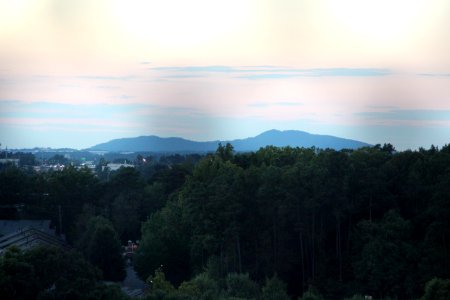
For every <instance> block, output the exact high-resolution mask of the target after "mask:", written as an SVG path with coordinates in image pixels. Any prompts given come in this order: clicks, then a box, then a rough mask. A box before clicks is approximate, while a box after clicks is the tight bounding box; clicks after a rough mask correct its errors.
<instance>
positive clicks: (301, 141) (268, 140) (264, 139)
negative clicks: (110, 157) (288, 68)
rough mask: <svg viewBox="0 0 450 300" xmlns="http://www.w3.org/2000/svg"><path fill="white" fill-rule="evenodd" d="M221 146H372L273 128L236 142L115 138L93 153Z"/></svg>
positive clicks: (247, 148)
mask: <svg viewBox="0 0 450 300" xmlns="http://www.w3.org/2000/svg"><path fill="white" fill-rule="evenodd" d="M219 143H222V144H223V145H224V144H226V143H230V144H232V145H233V147H234V150H235V151H239V152H244V151H257V150H258V149H259V148H261V147H266V146H276V147H286V146H290V147H305V148H310V147H313V146H314V147H316V148H322V149H325V148H331V149H335V150H341V149H357V148H360V147H365V146H370V145H369V144H367V143H364V142H360V141H356V140H351V139H344V138H339V137H335V136H331V135H319V134H310V133H308V132H304V131H299V130H285V131H280V130H276V129H272V130H269V131H266V132H263V133H261V134H259V135H257V136H255V137H249V138H245V139H236V140H232V141H219V140H217V141H207V142H197V141H191V140H187V139H183V138H179V137H168V138H163V137H158V136H155V135H151V136H140V137H134V138H121V139H114V140H111V141H109V142H106V143H101V144H98V145H95V146H93V147H91V148H89V149H86V150H89V151H108V152H211V151H215V150H216V149H217V146H218V145H219Z"/></svg>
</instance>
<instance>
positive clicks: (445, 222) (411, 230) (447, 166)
mask: <svg viewBox="0 0 450 300" xmlns="http://www.w3.org/2000/svg"><path fill="white" fill-rule="evenodd" d="M448 149H449V147H448V146H447V147H444V148H442V149H441V150H438V149H436V148H434V147H433V148H431V149H430V150H424V149H420V150H419V151H404V152H395V150H394V149H393V147H392V146H390V145H385V146H379V145H378V146H375V147H371V148H369V147H367V148H362V149H358V150H354V151H351V150H342V151H334V150H317V149H314V148H313V149H298V148H297V149H294V148H289V147H286V148H276V147H266V148H262V149H260V150H259V151H257V152H255V153H245V154H234V153H233V152H232V151H230V147H223V146H220V148H219V150H218V151H217V152H216V154H215V155H209V156H207V157H205V158H204V159H203V160H201V161H200V162H199V163H198V164H197V165H196V167H195V168H194V171H193V173H192V175H190V176H188V178H187V180H186V182H185V184H184V185H183V186H182V188H181V189H180V190H179V192H178V193H176V194H175V195H173V196H172V197H171V198H170V199H168V202H167V204H166V206H165V207H164V208H163V209H162V210H161V211H159V212H156V213H155V214H153V215H152V216H151V217H150V219H149V220H148V221H146V222H145V223H144V225H143V231H142V245H141V248H140V250H139V253H138V258H137V259H136V261H135V265H136V268H137V269H138V271H139V274H140V275H141V276H142V277H143V278H147V277H148V276H149V275H150V274H152V273H153V271H154V270H155V269H156V268H158V267H159V266H160V265H163V266H164V272H165V273H166V274H167V278H168V280H169V281H172V282H173V283H174V284H175V285H178V284H179V283H180V282H181V281H182V280H187V279H188V278H189V277H190V276H191V277H192V276H195V275H196V274H201V273H202V272H203V271H204V270H205V268H210V267H211V266H214V268H213V269H214V272H213V273H214V274H215V277H214V278H216V279H215V280H217V282H219V285H220V286H221V288H222V289H225V290H226V288H225V287H226V284H223V283H224V282H227V278H228V277H227V276H228V274H231V273H237V274H245V273H246V274H249V276H250V278H251V279H252V280H255V281H256V282H257V283H259V285H260V286H261V285H263V284H264V281H265V279H266V278H271V277H272V276H274V275H275V274H277V276H278V278H280V279H281V280H282V281H284V282H286V283H287V284H288V291H289V294H291V295H297V296H298V295H305V297H310V296H308V295H312V294H314V295H320V294H321V295H323V297H324V298H325V299H327V298H333V299H335V298H344V297H351V296H352V295H356V294H362V295H372V296H374V297H377V298H386V297H399V298H417V297H420V296H422V295H423V291H424V287H425V283H426V282H428V281H429V280H431V279H432V278H433V277H435V276H438V277H440V278H450V268H449V267H450V264H449V263H450V257H449V245H448V241H449V240H450V230H449V228H450V226H449V225H450V224H449V220H450V209H449V207H450V197H449V195H450V191H449V186H450V151H449V150H448ZM181 241H182V242H181ZM162 253H164V254H162ZM166 254H168V255H166ZM180 257H183V259H182V261H178V258H180ZM141 258H145V259H141ZM149 262H151V263H149ZM186 262H189V264H188V265H187V264H186ZM173 274H186V275H184V278H183V276H181V280H180V277H176V276H174V275H173ZM211 274H212V273H211ZM221 282H222V283H221ZM183 284H184V283H183ZM183 284H182V285H183ZM312 291H316V292H312ZM308 293H309V294H308ZM255 297H260V295H258V296H255ZM317 297H319V296H317Z"/></svg>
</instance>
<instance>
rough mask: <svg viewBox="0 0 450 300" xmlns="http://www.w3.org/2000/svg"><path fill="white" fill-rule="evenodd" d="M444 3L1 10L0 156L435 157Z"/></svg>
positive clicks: (447, 139)
mask: <svg viewBox="0 0 450 300" xmlns="http://www.w3.org/2000/svg"><path fill="white" fill-rule="evenodd" d="M449 53H450V2H448V1H445V0H434V1H418V0H416V1H406V0H398V1H394V2H393V1H388V0H378V1H372V0H366V1H358V0H343V1H332V0H328V1H327V0H318V1H293V0H286V1H274V0H273V1H270V0H267V1H256V0H255V1H237V0H236V1H235V0H231V1H206V0H193V1H182V0H168V1H163V2H162V1H151V0H149V1H144V0H129V1H125V0H113V1H106V0H96V1H92V0H90V1H89V0H79V1H68V0H42V1H32V0H20V1H3V0H0V143H1V144H2V149H4V147H5V146H8V148H32V147H52V148H63V147H68V148H74V149H84V148H87V147H90V146H93V145H96V144H99V143H103V142H107V141H109V140H112V139H116V138H126V137H136V136H142V135H157V136H162V137H168V136H175V137H183V138H186V139H190V140H196V141H209V140H232V139H240V138H247V137H252V136H256V135H258V134H260V133H262V132H264V131H266V130H270V129H278V130H301V131H306V132H309V133H313V134H323V135H333V136H337V137H342V138H347V139H354V140H358V141H362V142H366V143H370V144H378V143H381V144H383V143H391V144H393V145H394V146H395V147H396V148H397V149H398V150H404V149H409V148H410V149H417V148H419V147H424V148H429V147H430V146H431V144H434V145H437V146H443V145H444V144H448V143H450V55H449Z"/></svg>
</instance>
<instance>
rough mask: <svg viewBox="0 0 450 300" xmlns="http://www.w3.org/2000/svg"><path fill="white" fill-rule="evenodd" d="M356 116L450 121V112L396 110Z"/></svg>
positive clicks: (362, 113)
mask: <svg viewBox="0 0 450 300" xmlns="http://www.w3.org/2000/svg"><path fill="white" fill-rule="evenodd" d="M355 115H357V116H360V117H365V118H368V119H381V120H390V121H392V120H402V121H404V120H408V121H450V110H431V109H416V110H412V109H396V110H388V111H381V112H380V111H378V112H377V111H371V112H359V113H355Z"/></svg>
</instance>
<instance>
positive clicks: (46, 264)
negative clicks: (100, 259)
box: [0, 246, 127, 300]
mask: <svg viewBox="0 0 450 300" xmlns="http://www.w3.org/2000/svg"><path fill="white" fill-rule="evenodd" d="M99 279H100V272H99V271H98V269H96V268H94V267H93V266H92V265H90V264H89V263H88V262H87V261H85V260H84V259H83V257H82V256H81V255H80V254H79V253H77V252H74V251H66V250H63V249H59V248H54V247H43V246H41V247H36V248H33V249H30V250H28V251H26V252H22V251H20V250H19V249H17V248H10V249H8V250H7V251H6V252H5V253H4V255H3V256H2V257H1V258H0V298H1V299H5V300H6V299H114V300H116V299H117V300H125V299H127V297H126V296H125V295H124V294H123V293H122V292H121V290H120V289H118V288H117V287H114V286H104V285H103V284H100V282H99V281H98V280H99Z"/></svg>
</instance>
